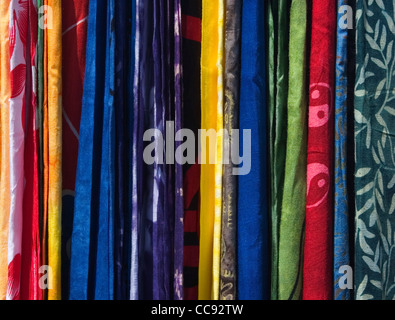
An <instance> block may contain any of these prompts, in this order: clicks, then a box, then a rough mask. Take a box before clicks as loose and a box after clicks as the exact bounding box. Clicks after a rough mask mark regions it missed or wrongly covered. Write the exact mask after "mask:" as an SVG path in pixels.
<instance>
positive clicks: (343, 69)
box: [333, 1, 352, 300]
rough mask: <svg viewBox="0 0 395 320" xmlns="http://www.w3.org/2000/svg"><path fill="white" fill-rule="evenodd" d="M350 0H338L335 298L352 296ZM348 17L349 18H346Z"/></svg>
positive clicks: (342, 298) (344, 298) (346, 298)
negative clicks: (347, 272)
mask: <svg viewBox="0 0 395 320" xmlns="http://www.w3.org/2000/svg"><path fill="white" fill-rule="evenodd" d="M347 4H348V1H339V2H338V4H337V12H338V16H337V49H336V100H335V172H334V179H335V190H334V196H335V199H334V201H335V202H334V214H335V220H334V253H333V256H334V263H333V275H334V291H333V296H334V299H335V300H349V299H350V291H349V289H345V288H342V287H340V286H341V281H342V280H341V277H342V276H344V274H343V273H342V272H341V271H342V269H341V268H344V266H349V265H350V254H349V224H348V220H349V211H348V181H347V172H348V168H347V149H348V145H347V134H348V133H347V113H348V108H349V107H350V106H349V105H348V96H347V89H348V79H347V76H348V74H347V73H348V55H347V53H348V50H347V46H348V41H349V39H348V33H349V32H348V26H347V24H346V23H352V21H348V17H347V14H348V10H349V9H348V8H347ZM345 18H346V19H345Z"/></svg>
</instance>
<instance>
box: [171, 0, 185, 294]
mask: <svg viewBox="0 0 395 320" xmlns="http://www.w3.org/2000/svg"><path fill="white" fill-rule="evenodd" d="M181 26H182V16H181V0H175V1H174V109H175V111H174V118H175V131H176V132H178V131H179V130H181V129H183V127H182V118H183V114H182V110H183V95H182V94H183V86H182V79H183V69H182V39H181V37H182V29H181ZM180 145H181V142H180V141H176V143H175V148H176V150H177V149H178V148H179V147H180ZM174 187H175V217H174V269H173V271H174V273H173V276H174V299H175V300H183V298H184V292H183V286H184V276H183V274H184V270H183V251H184V196H183V171H182V165H181V163H179V162H177V161H176V164H175V185H174Z"/></svg>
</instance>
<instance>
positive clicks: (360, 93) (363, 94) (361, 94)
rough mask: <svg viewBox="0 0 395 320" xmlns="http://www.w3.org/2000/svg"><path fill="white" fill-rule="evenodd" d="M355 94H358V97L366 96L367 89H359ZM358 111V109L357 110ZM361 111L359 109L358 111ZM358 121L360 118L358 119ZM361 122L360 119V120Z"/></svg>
mask: <svg viewBox="0 0 395 320" xmlns="http://www.w3.org/2000/svg"><path fill="white" fill-rule="evenodd" d="M355 96H357V97H364V96H366V90H357V91H355ZM356 111H358V110H356ZM358 112H359V111H358ZM357 121H358V120H357ZM358 122H359V121H358ZM359 123H361V122H359ZM365 123H366V122H365Z"/></svg>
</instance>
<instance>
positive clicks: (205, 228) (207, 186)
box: [199, 0, 219, 300]
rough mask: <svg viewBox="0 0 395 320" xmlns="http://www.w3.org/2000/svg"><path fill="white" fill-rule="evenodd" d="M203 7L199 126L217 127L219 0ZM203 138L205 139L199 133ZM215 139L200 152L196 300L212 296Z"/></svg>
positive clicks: (203, 4) (206, 3)
mask: <svg viewBox="0 0 395 320" xmlns="http://www.w3.org/2000/svg"><path fill="white" fill-rule="evenodd" d="M202 10H203V13H202V55H201V120H202V122H201V129H203V130H204V129H205V130H210V129H214V130H216V128H217V107H218V91H217V90H218V89H217V85H218V71H217V61H218V52H219V51H218V50H219V49H218V17H219V16H218V10H219V3H218V2H217V1H211V0H203V1H202ZM203 139H206V138H205V137H204V136H203V135H202V141H203ZM207 140H208V139H207ZM206 142H207V141H206ZM216 142H217V141H216V140H215V148H214V147H213V148H210V144H209V143H206V148H205V150H204V152H205V155H202V159H204V160H202V161H203V162H205V164H203V162H202V165H201V176H200V199H201V200H200V245H199V300H209V299H211V295H212V288H213V287H212V284H213V245H214V243H213V237H214V216H215V208H216V206H215V198H216V197H215V182H216V181H215V160H216V152H215V151H216ZM202 148H204V144H202ZM201 152H203V151H201ZM210 160H211V161H210Z"/></svg>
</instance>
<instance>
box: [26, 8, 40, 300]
mask: <svg viewBox="0 0 395 320" xmlns="http://www.w3.org/2000/svg"><path fill="white" fill-rule="evenodd" d="M27 12H28V16H27V17H26V19H27V21H26V23H27V30H26V31H27V34H26V36H27V37H26V41H27V42H26V46H27V48H28V50H26V58H27V59H26V92H25V99H26V100H25V102H24V103H25V119H23V120H25V121H26V122H25V125H24V127H25V154H24V157H25V159H24V172H25V173H24V181H25V186H24V194H23V219H22V221H23V226H22V230H23V233H22V259H21V264H22V268H21V299H22V300H38V299H41V293H42V291H41V290H40V288H39V273H38V269H39V268H40V267H41V263H40V230H39V189H38V183H39V180H38V179H39V173H38V151H39V149H38V148H39V135H38V130H37V129H38V128H37V124H36V119H37V82H36V81H35V79H36V77H37V76H36V70H37V55H36V47H37V27H38V22H37V8H36V3H35V1H28V3H27Z"/></svg>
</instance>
